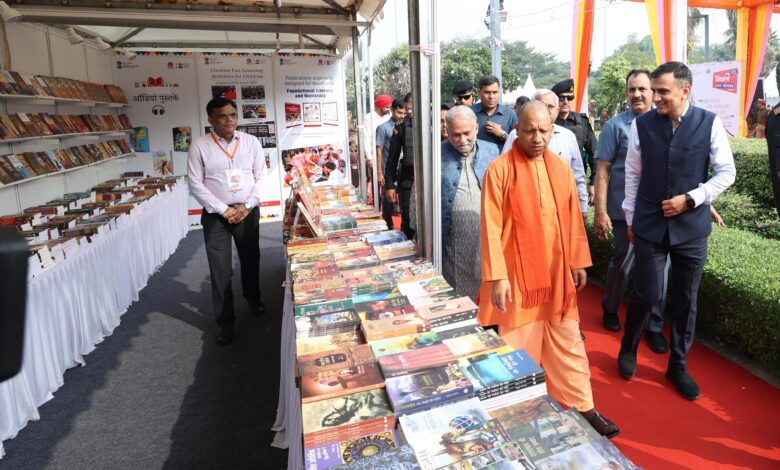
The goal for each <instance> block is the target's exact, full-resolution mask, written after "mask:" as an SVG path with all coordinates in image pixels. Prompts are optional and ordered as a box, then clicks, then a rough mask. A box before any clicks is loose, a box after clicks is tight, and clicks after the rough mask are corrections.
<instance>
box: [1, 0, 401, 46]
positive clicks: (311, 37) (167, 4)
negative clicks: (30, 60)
mask: <svg viewBox="0 0 780 470" xmlns="http://www.w3.org/2000/svg"><path fill="white" fill-rule="evenodd" d="M385 1H386V0H295V1H288V0H277V1H276V2H274V1H247V0H157V1H143V0H122V1H94V0H86V1H75V0H74V1H70V2H63V1H60V0H57V1H54V0H21V1H19V0H17V2H11V1H9V2H8V3H9V5H10V6H11V7H12V8H14V9H16V10H17V11H18V12H19V13H20V14H22V18H21V21H24V22H30V23H41V24H49V25H53V26H56V27H62V28H65V27H68V26H73V27H74V28H75V29H76V31H78V32H79V33H80V34H81V35H83V36H86V37H95V38H101V39H103V40H104V41H106V42H108V43H109V44H111V45H112V46H114V47H136V48H220V49H326V50H332V51H336V50H340V51H343V50H344V49H346V47H347V46H348V45H349V43H350V40H351V38H352V30H353V28H355V27H357V28H360V29H361V30H362V29H363V28H365V27H368V25H369V24H370V22H371V21H374V20H376V19H378V18H381V17H382V8H383V7H384V4H385ZM63 4H65V5H63Z"/></svg>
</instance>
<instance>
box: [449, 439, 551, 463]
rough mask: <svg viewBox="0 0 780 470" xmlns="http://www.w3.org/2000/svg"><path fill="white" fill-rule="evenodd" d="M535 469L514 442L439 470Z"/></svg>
mask: <svg viewBox="0 0 780 470" xmlns="http://www.w3.org/2000/svg"><path fill="white" fill-rule="evenodd" d="M536 469H537V467H536V465H534V463H533V462H532V461H531V459H529V458H528V456H527V455H525V453H524V452H523V449H521V448H520V446H519V445H517V443H515V442H509V443H507V444H504V445H501V446H497V447H496V448H494V449H490V450H489V451H487V452H483V453H481V454H478V455H475V456H474V457H469V458H466V459H464V460H461V461H460V462H458V463H455V464H452V465H448V466H446V467H442V468H440V469H439V470H536Z"/></svg>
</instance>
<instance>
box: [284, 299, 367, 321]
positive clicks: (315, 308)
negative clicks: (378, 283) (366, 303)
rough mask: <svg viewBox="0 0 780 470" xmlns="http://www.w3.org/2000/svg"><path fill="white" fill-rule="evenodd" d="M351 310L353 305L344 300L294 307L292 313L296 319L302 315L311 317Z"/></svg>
mask: <svg viewBox="0 0 780 470" xmlns="http://www.w3.org/2000/svg"><path fill="white" fill-rule="evenodd" d="M353 308H354V305H353V304H352V300H351V299H344V300H334V301H331V302H323V303H319V304H307V305H296V306H295V308H294V309H293V313H294V314H295V316H296V317H300V316H302V315H311V314H315V313H333V312H341V311H344V310H350V309H353ZM355 310H357V309H355ZM358 313H359V312H358Z"/></svg>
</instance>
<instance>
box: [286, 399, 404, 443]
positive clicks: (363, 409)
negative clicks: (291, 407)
mask: <svg viewBox="0 0 780 470" xmlns="http://www.w3.org/2000/svg"><path fill="white" fill-rule="evenodd" d="M301 415H302V417H303V434H304V436H305V435H307V434H314V433H322V432H323V431H325V432H327V431H332V430H336V429H337V428H339V427H342V426H348V425H354V424H360V423H361V422H365V421H369V420H374V419H379V420H382V421H385V420H386V421H387V422H391V420H392V417H393V412H392V410H391V409H390V403H389V402H388V401H387V397H386V395H385V392H384V390H381V389H376V390H369V391H367V392H359V393H353V394H350V395H346V396H343V397H338V398H330V399H327V400H321V401H315V402H312V403H304V404H303V405H301Z"/></svg>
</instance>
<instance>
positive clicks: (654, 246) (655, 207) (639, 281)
mask: <svg viewBox="0 0 780 470" xmlns="http://www.w3.org/2000/svg"><path fill="white" fill-rule="evenodd" d="M650 81H651V88H652V90H653V102H654V103H655V108H656V109H654V110H652V111H649V112H647V113H645V114H643V115H641V116H638V117H637V118H636V119H635V120H634V122H633V124H632V125H631V129H630V131H629V142H628V152H627V154H626V164H625V168H626V184H625V193H626V196H625V200H624V201H623V211H624V212H625V214H626V225H627V229H628V235H629V239H631V241H632V242H633V243H634V253H635V256H636V261H635V265H634V281H635V290H634V293H633V295H632V296H631V298H630V300H629V302H628V309H627V314H626V329H625V334H624V335H623V340H622V342H621V345H620V353H619V354H618V370H619V372H620V374H621V375H622V376H623V377H625V378H627V379H628V378H631V377H633V376H634V374H635V373H636V355H637V346H638V344H639V340H640V338H641V337H642V332H643V330H644V328H645V325H646V324H647V319H648V317H649V315H650V309H651V307H652V305H653V304H654V303H656V302H657V301H658V300H659V298H660V296H661V284H662V282H663V268H664V264H665V263H666V257H667V255H669V256H670V257H671V260H672V278H671V280H670V282H669V285H670V286H671V289H672V305H671V342H670V343H671V344H670V347H671V354H670V355H669V364H668V368H667V371H666V377H667V379H669V380H670V381H671V382H672V383H673V384H674V385H675V386H676V387H677V390H678V391H679V392H680V394H681V395H682V396H683V397H685V398H686V399H688V400H695V399H697V398H699V395H700V392H699V386H698V385H697V384H696V381H694V379H693V377H691V375H690V373H689V372H688V367H687V362H686V356H687V354H688V351H689V350H690V348H691V346H692V344H693V337H694V332H695V328H696V299H697V295H698V290H699V283H700V282H701V276H702V270H703V268H704V263H705V261H706V259H707V237H708V236H709V234H710V231H711V223H712V221H711V218H710V204H711V203H712V201H713V200H714V199H715V198H716V197H717V196H718V195H719V194H720V193H722V192H723V191H724V190H725V189H726V188H728V187H729V186H730V185H732V184H733V183H734V179H735V176H736V169H735V167H734V156H733V155H732V153H731V147H730V146H729V141H728V137H727V134H726V130H725V129H724V127H723V122H722V121H721V120H720V118H719V117H718V116H717V115H715V114H713V113H711V112H709V111H705V110H703V109H701V108H696V107H694V106H691V105H690V104H689V103H688V97H689V94H690V92H691V85H692V77H691V71H690V69H689V68H688V67H687V66H686V65H685V64H683V63H681V62H667V63H665V64H662V65H660V66H659V67H658V68H656V69H655V70H654V71H653V72H652V73H651V74H650ZM710 166H712V168H713V175H712V177H711V178H709V179H707V172H708V169H709V167H710Z"/></svg>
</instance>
